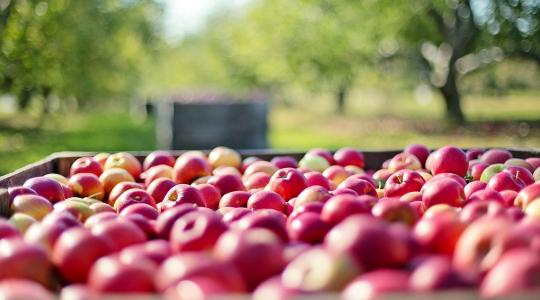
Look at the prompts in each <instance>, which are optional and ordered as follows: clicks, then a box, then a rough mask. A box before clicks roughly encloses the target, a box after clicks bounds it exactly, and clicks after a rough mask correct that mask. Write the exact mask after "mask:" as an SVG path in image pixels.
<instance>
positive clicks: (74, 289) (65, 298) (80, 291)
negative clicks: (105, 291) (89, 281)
mask: <svg viewBox="0 0 540 300" xmlns="http://www.w3.org/2000/svg"><path fill="white" fill-rule="evenodd" d="M96 297H97V295H96V293H95V292H94V291H92V290H90V288H89V287H88V286H87V285H85V284H81V283H76V284H70V285H67V286H64V287H62V289H61V290H60V298H59V299H61V300H70V299H73V300H75V299H81V300H82V299H95V298H96Z"/></svg>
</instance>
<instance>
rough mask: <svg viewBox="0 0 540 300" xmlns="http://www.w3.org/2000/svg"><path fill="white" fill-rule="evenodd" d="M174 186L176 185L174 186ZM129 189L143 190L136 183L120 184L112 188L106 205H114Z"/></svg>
mask: <svg viewBox="0 0 540 300" xmlns="http://www.w3.org/2000/svg"><path fill="white" fill-rule="evenodd" d="M175 185H176V184H175ZM131 189H144V186H143V185H142V184H140V183H137V182H132V181H126V182H120V183H118V184H116V185H115V186H114V188H113V189H112V190H111V192H110V193H109V197H108V201H107V202H108V203H109V204H110V205H112V206H114V204H115V203H116V199H118V198H119V197H120V195H122V194H123V193H124V192H126V191H128V190H131Z"/></svg>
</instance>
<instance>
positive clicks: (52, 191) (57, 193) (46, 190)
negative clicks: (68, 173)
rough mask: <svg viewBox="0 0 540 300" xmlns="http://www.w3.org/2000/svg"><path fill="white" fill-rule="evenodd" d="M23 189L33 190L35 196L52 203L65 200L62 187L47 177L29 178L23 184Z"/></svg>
mask: <svg viewBox="0 0 540 300" xmlns="http://www.w3.org/2000/svg"><path fill="white" fill-rule="evenodd" d="M23 187H26V188H29V189H31V190H33V191H34V192H36V194H38V195H40V196H42V197H44V198H46V199H47V200H49V201H51V202H52V203H56V202H58V201H62V200H64V199H65V198H64V189H63V188H62V185H61V184H60V183H58V182H57V181H56V180H54V179H50V178H47V177H34V178H30V179H28V180H27V181H26V182H25V183H24V185H23Z"/></svg>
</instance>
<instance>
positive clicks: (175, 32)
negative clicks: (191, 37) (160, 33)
mask: <svg viewBox="0 0 540 300" xmlns="http://www.w3.org/2000/svg"><path fill="white" fill-rule="evenodd" d="M249 1H251V0H165V1H164V2H165V21H164V22H165V34H166V36H167V37H168V38H169V39H171V40H178V39H180V38H182V36H184V35H185V34H186V33H192V32H195V31H197V30H198V29H200V28H201V26H202V25H203V24H204V21H205V19H206V18H207V17H208V16H210V15H211V14H212V12H214V11H216V10H218V9H219V8H222V7H241V6H242V5H245V4H246V3H248V2H249Z"/></svg>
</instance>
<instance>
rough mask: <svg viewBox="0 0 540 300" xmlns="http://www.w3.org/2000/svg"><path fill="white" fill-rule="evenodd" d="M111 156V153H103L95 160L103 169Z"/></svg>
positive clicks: (95, 157) (96, 156)
mask: <svg viewBox="0 0 540 300" xmlns="http://www.w3.org/2000/svg"><path fill="white" fill-rule="evenodd" d="M109 156H111V155H110V154H109V153H105V152H102V153H98V154H96V155H94V157H93V159H94V160H95V161H97V162H98V163H99V164H100V165H101V168H103V167H105V162H106V161H107V158H109Z"/></svg>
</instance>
